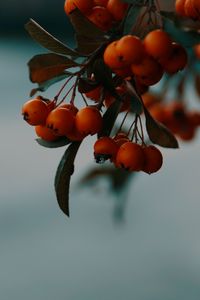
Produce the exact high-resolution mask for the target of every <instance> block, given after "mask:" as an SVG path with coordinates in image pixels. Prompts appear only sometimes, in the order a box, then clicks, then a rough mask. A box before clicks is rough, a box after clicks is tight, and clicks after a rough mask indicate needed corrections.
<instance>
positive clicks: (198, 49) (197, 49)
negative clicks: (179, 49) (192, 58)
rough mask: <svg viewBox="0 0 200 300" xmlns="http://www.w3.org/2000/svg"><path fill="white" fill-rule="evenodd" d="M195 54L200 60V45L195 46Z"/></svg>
mask: <svg viewBox="0 0 200 300" xmlns="http://www.w3.org/2000/svg"><path fill="white" fill-rule="evenodd" d="M194 53H195V55H196V58H198V59H200V44H197V45H195V46H194Z"/></svg>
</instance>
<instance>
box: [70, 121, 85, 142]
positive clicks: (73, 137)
mask: <svg viewBox="0 0 200 300" xmlns="http://www.w3.org/2000/svg"><path fill="white" fill-rule="evenodd" d="M67 138H68V139H69V140H70V141H82V140H83V139H84V138H85V135H84V134H82V133H80V132H79V131H78V130H77V128H76V124H75V126H74V128H73V129H72V131H70V132H68V133H67Z"/></svg>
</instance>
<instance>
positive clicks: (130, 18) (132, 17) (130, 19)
mask: <svg viewBox="0 0 200 300" xmlns="http://www.w3.org/2000/svg"><path fill="white" fill-rule="evenodd" d="M125 2H127V1H125ZM132 2H136V1H133V0H132ZM132 2H129V3H132ZM133 4H136V3H133ZM141 9H142V7H141V6H138V5H134V6H132V7H131V9H130V10H129V12H128V15H127V17H126V20H125V22H124V32H123V33H124V35H126V34H130V33H131V32H132V28H133V25H134V24H135V23H136V20H137V19H138V17H139V15H140V12H141Z"/></svg>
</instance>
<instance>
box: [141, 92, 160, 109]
mask: <svg viewBox="0 0 200 300" xmlns="http://www.w3.org/2000/svg"><path fill="white" fill-rule="evenodd" d="M142 101H143V103H144V105H145V107H146V108H147V109H149V108H151V107H152V106H153V105H154V104H157V103H159V102H160V101H161V99H160V97H159V96H157V95H156V94H153V93H145V94H143V95H142Z"/></svg>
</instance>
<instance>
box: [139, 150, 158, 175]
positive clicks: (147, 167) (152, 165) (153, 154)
mask: <svg viewBox="0 0 200 300" xmlns="http://www.w3.org/2000/svg"><path fill="white" fill-rule="evenodd" d="M143 152H144V166H143V171H144V172H145V173H148V174H151V173H155V172H157V171H158V170H160V168H161V167H162V164H163V156H162V153H161V152H160V150H159V149H158V148H156V147H155V146H153V145H150V146H147V147H144V148H143Z"/></svg>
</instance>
